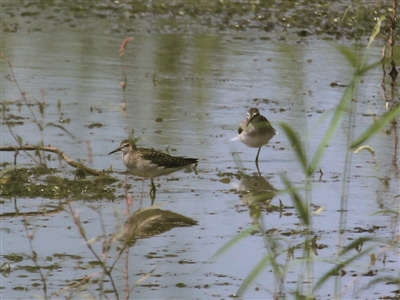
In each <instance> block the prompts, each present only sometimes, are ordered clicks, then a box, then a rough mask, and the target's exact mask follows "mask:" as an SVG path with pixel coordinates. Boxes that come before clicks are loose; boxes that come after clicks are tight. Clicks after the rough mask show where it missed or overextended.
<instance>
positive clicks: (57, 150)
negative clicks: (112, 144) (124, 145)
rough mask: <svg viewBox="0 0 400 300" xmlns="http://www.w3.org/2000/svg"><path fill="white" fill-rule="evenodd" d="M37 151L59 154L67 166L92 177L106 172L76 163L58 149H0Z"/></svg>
mask: <svg viewBox="0 0 400 300" xmlns="http://www.w3.org/2000/svg"><path fill="white" fill-rule="evenodd" d="M19 150H22V151H37V150H42V151H46V152H52V153H56V154H58V157H59V158H61V159H63V160H64V161H65V162H66V163H67V164H69V165H70V166H72V167H74V168H76V169H78V170H81V171H85V172H86V173H88V174H90V175H94V176H100V175H103V174H104V172H102V171H97V170H94V169H91V168H89V167H86V166H85V165H84V164H82V163H80V162H76V161H74V160H73V159H72V158H70V157H68V156H67V155H65V154H64V152H63V151H62V150H61V149H59V148H57V147H51V146H43V147H42V146H37V145H23V146H22V145H21V146H3V147H0V151H15V152H17V151H19Z"/></svg>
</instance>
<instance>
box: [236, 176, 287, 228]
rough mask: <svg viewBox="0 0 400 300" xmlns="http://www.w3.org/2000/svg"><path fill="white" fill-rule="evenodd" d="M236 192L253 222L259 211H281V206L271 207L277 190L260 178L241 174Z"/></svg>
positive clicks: (257, 217) (256, 218) (258, 215)
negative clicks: (237, 191)
mask: <svg viewBox="0 0 400 300" xmlns="http://www.w3.org/2000/svg"><path fill="white" fill-rule="evenodd" d="M238 190H239V191H240V192H241V196H240V197H241V199H242V202H243V204H244V205H246V206H247V207H248V208H249V213H250V216H251V218H252V219H253V220H254V221H257V220H258V219H259V217H260V214H261V211H262V210H265V211H267V212H273V211H279V212H281V211H282V205H280V206H276V205H272V204H271V201H272V199H273V198H274V197H275V195H276V193H277V190H276V189H275V188H274V187H273V186H272V185H271V184H270V183H269V182H268V181H267V180H266V179H265V178H264V177H262V176H259V174H255V175H253V176H251V175H246V174H243V175H242V178H241V181H240V184H239V187H238Z"/></svg>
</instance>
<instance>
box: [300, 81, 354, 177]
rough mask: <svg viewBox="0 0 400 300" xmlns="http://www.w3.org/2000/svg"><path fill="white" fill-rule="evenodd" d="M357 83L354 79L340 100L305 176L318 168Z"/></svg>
mask: <svg viewBox="0 0 400 300" xmlns="http://www.w3.org/2000/svg"><path fill="white" fill-rule="evenodd" d="M357 82H358V78H357V77H355V78H354V79H353V81H352V82H351V83H350V85H349V86H348V87H347V89H346V91H345V93H344V95H343V97H342V99H341V100H340V103H339V105H338V106H337V108H336V110H335V112H334V114H333V117H332V120H331V123H330V124H329V127H328V129H327V130H326V132H325V134H324V136H323V138H322V140H321V142H320V144H319V145H318V147H317V150H316V151H315V154H314V156H313V158H312V160H311V163H310V166H309V168H308V171H307V175H308V176H311V175H312V174H314V172H315V170H316V169H317V168H318V166H319V164H320V162H321V159H322V157H323V155H324V153H325V150H326V146H328V145H329V142H330V141H331V139H332V137H333V135H334V134H335V132H336V130H337V128H338V127H339V125H340V123H341V121H342V117H343V114H344V113H345V112H347V110H348V104H349V103H350V101H351V100H352V99H353V97H354V94H355V91H356V88H357Z"/></svg>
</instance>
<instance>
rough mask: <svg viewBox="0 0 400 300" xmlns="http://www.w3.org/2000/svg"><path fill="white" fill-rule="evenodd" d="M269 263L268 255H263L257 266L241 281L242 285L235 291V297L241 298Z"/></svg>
mask: <svg viewBox="0 0 400 300" xmlns="http://www.w3.org/2000/svg"><path fill="white" fill-rule="evenodd" d="M269 262H270V254H266V255H264V257H263V258H261V260H260V261H259V262H258V263H257V265H256V266H255V267H254V268H253V270H251V272H250V273H249V274H248V275H247V276H246V278H245V279H244V280H243V282H242V284H241V285H240V287H239V290H238V291H237V295H236V296H237V297H238V298H242V296H243V294H244V292H245V291H246V290H247V289H248V288H249V287H250V285H251V284H252V283H253V282H254V280H256V278H257V277H258V276H259V275H260V274H261V272H262V271H263V270H264V269H265V266H266V265H267V264H268V263H269Z"/></svg>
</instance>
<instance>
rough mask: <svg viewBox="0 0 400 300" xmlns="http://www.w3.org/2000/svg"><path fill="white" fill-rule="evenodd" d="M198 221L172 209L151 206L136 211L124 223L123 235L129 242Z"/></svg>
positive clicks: (191, 224)
mask: <svg viewBox="0 0 400 300" xmlns="http://www.w3.org/2000/svg"><path fill="white" fill-rule="evenodd" d="M196 224H197V221H196V220H193V219H191V218H188V217H185V216H183V215H180V214H178V213H175V212H173V211H170V210H161V209H159V208H155V206H150V207H148V208H146V209H141V210H138V211H136V212H134V213H133V214H132V215H131V216H130V217H129V219H128V220H127V221H126V222H125V224H124V229H123V236H124V237H125V239H126V240H127V241H128V242H131V241H132V240H134V239H137V238H145V237H151V236H154V235H157V234H161V233H163V232H166V231H168V230H171V229H172V228H174V227H186V226H193V225H196Z"/></svg>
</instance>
